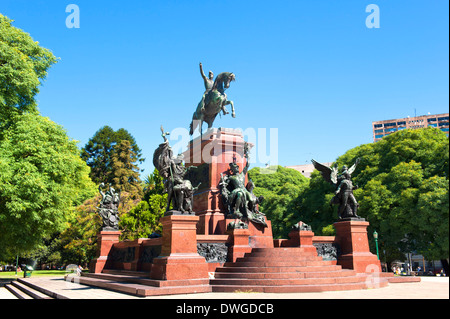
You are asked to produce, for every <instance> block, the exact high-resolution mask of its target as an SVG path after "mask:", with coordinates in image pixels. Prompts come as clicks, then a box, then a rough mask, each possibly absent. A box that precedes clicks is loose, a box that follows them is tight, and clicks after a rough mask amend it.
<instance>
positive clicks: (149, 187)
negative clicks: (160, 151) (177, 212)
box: [119, 169, 167, 240]
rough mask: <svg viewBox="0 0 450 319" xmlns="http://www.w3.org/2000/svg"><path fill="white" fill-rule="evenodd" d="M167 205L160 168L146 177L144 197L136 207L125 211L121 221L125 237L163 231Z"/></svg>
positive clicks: (144, 235) (142, 236) (132, 237)
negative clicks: (162, 219) (161, 219)
mask: <svg viewBox="0 0 450 319" xmlns="http://www.w3.org/2000/svg"><path fill="white" fill-rule="evenodd" d="M166 205H167V194H164V184H163V181H162V178H161V176H160V175H159V173H158V170H157V169H155V170H154V171H153V174H152V175H149V176H148V177H147V178H146V185H145V189H144V198H143V200H142V201H141V202H139V203H138V204H137V205H136V206H135V207H133V208H132V209H131V210H129V211H128V212H127V213H125V214H124V215H123V216H122V217H121V220H120V222H119V226H120V228H121V229H122V238H123V239H129V240H133V239H137V238H147V237H148V236H150V235H151V234H152V233H159V234H161V232H162V224H161V223H160V222H159V220H160V218H161V217H163V215H164V212H165V210H166Z"/></svg>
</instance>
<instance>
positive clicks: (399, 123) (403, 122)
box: [397, 121, 406, 125]
mask: <svg viewBox="0 0 450 319" xmlns="http://www.w3.org/2000/svg"><path fill="white" fill-rule="evenodd" d="M397 125H406V121H402V122H397Z"/></svg>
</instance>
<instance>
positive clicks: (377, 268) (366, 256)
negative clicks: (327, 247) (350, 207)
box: [333, 220, 381, 273]
mask: <svg viewBox="0 0 450 319" xmlns="http://www.w3.org/2000/svg"><path fill="white" fill-rule="evenodd" d="M333 226H334V228H335V229H336V243H338V244H339V246H340V248H341V255H340V256H339V257H338V261H337V263H338V265H341V266H342V267H343V268H348V269H354V270H356V271H357V272H358V273H365V272H381V265H380V261H379V260H378V258H377V256H376V255H374V254H372V253H371V252H370V249H369V240H368V238H367V226H369V223H368V222H366V221H364V220H345V221H340V222H337V223H334V224H333Z"/></svg>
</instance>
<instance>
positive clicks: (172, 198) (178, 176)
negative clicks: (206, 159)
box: [153, 126, 200, 215]
mask: <svg viewBox="0 0 450 319" xmlns="http://www.w3.org/2000/svg"><path fill="white" fill-rule="evenodd" d="M161 132H162V134H161V136H162V137H163V139H164V142H163V143H161V144H160V145H159V147H158V148H157V149H156V150H155V152H154V153H153V165H154V166H155V168H156V169H157V170H158V172H159V175H161V177H162V178H163V181H164V189H165V191H166V192H167V194H168V198H167V208H166V213H165V214H166V215H170V214H190V215H194V214H195V213H194V212H193V210H192V207H193V196H194V192H195V191H196V190H197V189H198V187H199V186H200V184H199V185H197V187H192V184H191V182H190V181H189V180H185V179H184V175H185V174H186V172H187V171H188V170H189V169H190V168H195V167H189V168H186V167H185V166H184V165H183V156H182V155H178V156H177V157H174V156H173V152H172V148H171V147H170V145H169V141H168V139H167V138H166V136H167V135H169V133H168V132H164V129H163V127H162V126H161ZM171 204H172V210H171V209H170V205H171Z"/></svg>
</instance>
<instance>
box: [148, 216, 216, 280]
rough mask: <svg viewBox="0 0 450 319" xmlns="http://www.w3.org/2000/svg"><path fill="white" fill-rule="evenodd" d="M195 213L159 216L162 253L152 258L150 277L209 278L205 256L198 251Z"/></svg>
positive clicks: (172, 278)
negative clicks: (161, 228)
mask: <svg viewBox="0 0 450 319" xmlns="http://www.w3.org/2000/svg"><path fill="white" fill-rule="evenodd" d="M198 221H199V217H198V216H195V215H171V216H165V217H163V218H161V223H162V227H163V235H162V247H161V254H160V255H159V256H158V257H156V258H154V259H153V265H152V268H151V272H150V278H152V279H159V280H184V279H201V278H208V265H207V263H206V261H205V258H204V257H202V256H200V255H199V254H198V253H197V237H196V230H197V223H198Z"/></svg>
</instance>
